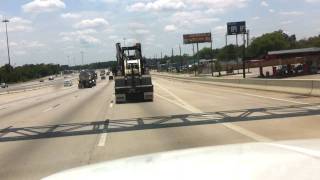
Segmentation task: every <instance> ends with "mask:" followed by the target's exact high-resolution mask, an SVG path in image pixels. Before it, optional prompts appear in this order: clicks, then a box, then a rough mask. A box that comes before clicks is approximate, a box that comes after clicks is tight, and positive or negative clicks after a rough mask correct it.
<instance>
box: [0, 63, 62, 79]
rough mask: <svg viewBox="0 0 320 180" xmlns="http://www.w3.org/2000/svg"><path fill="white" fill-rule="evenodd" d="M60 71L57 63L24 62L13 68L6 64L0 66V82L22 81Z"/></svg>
mask: <svg viewBox="0 0 320 180" xmlns="http://www.w3.org/2000/svg"><path fill="white" fill-rule="evenodd" d="M59 71H60V65H57V64H37V65H33V64H26V65H23V66H19V67H16V68H13V67H12V66H9V65H8V64H6V65H5V66H3V67H0V81H1V82H7V83H12V82H24V81H28V80H31V79H35V78H41V77H44V76H49V75H53V74H57V73H59Z"/></svg>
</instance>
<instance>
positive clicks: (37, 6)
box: [22, 0, 66, 13]
mask: <svg viewBox="0 0 320 180" xmlns="http://www.w3.org/2000/svg"><path fill="white" fill-rule="evenodd" d="M64 8H66V5H65V3H64V2H63V1H62V0H33V1H31V2H29V3H27V4H24V5H22V10H23V11H24V12H27V13H42V12H53V11H57V10H59V9H64Z"/></svg>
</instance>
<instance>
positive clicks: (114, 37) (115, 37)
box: [108, 35, 119, 39]
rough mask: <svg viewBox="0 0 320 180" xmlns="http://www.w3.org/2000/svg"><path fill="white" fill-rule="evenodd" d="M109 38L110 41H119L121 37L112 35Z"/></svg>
mask: <svg viewBox="0 0 320 180" xmlns="http://www.w3.org/2000/svg"><path fill="white" fill-rule="evenodd" d="M108 38H109V39H119V36H117V35H110V36H109V37H108Z"/></svg>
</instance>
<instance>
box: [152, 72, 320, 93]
mask: <svg viewBox="0 0 320 180" xmlns="http://www.w3.org/2000/svg"><path fill="white" fill-rule="evenodd" d="M152 75H154V76H162V77H167V78H174V79H179V80H183V81H189V82H196V83H204V84H213V85H219V86H227V87H235V88H246V89H256V90H264V91H274V92H284V93H292V94H299V95H307V96H320V80H319V79H257V78H248V79H241V78H217V77H210V76H198V77H194V76H191V75H188V74H171V73H158V72H152Z"/></svg>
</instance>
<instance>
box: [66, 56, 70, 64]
mask: <svg viewBox="0 0 320 180" xmlns="http://www.w3.org/2000/svg"><path fill="white" fill-rule="evenodd" d="M67 58H68V66H70V56H69V55H68V56H67Z"/></svg>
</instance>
